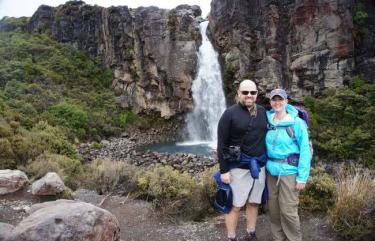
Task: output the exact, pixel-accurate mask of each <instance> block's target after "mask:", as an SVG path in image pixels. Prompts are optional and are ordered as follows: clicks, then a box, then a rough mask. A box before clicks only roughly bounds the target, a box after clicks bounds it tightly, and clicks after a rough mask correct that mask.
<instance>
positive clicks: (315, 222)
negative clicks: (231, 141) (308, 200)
mask: <svg viewBox="0 0 375 241" xmlns="http://www.w3.org/2000/svg"><path fill="white" fill-rule="evenodd" d="M75 198H76V199H79V200H82V201H85V202H89V203H93V204H95V205H99V204H101V207H102V208H105V209H107V210H108V211H110V212H111V213H113V214H114V215H116V217H117V218H118V220H119V223H120V226H121V239H122V240H123V241H145V240H153V241H165V240H174V241H201V240H202V241H203V240H207V241H213V240H216V241H217V240H226V239H225V224H224V216H223V215H218V216H216V217H213V218H210V219H209V220H208V221H205V222H182V221H178V220H176V219H174V218H172V217H168V216H166V215H163V214H161V213H159V212H156V211H155V210H153V208H152V206H151V204H150V203H148V202H145V201H141V200H133V199H130V198H127V197H124V196H107V197H105V196H100V195H97V194H96V193H95V192H93V191H89V190H78V191H77V192H76V193H75ZM48 200H51V198H48V197H45V198H43V199H41V198H39V197H35V196H33V195H31V194H30V192H28V191H27V190H23V191H19V192H17V193H15V194H11V195H5V196H0V222H5V223H10V224H12V225H16V224H17V223H18V222H20V220H21V219H22V218H23V217H25V216H27V214H26V212H25V210H27V209H28V208H29V207H30V206H31V205H32V204H33V203H38V202H42V201H48ZM301 219H302V229H303V235H304V241H342V239H339V238H338V237H337V236H336V235H335V234H334V233H333V232H332V231H330V230H329V228H328V225H327V222H326V220H325V219H324V218H322V217H319V216H311V215H305V214H302V215H301ZM245 227H246V225H245V216H244V213H242V214H241V218H240V222H239V227H238V235H239V237H240V240H245V239H244V238H245V236H244V235H245ZM257 235H258V239H259V240H260V241H270V240H271V234H270V229H269V222H268V217H267V215H264V214H263V215H260V216H259V218H258V223H257Z"/></svg>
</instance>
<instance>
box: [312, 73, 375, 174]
mask: <svg viewBox="0 0 375 241" xmlns="http://www.w3.org/2000/svg"><path fill="white" fill-rule="evenodd" d="M349 86H350V87H341V88H338V89H328V90H326V91H325V92H324V94H323V96H322V97H320V98H319V99H314V98H311V97H308V98H305V106H306V107H307V108H308V109H309V113H310V119H311V138H312V140H313V144H314V150H315V154H316V155H317V156H319V157H321V158H324V159H326V160H335V161H345V160H348V159H351V160H358V161H360V162H362V163H363V164H365V165H366V166H367V167H375V159H374V158H372V157H373V156H375V149H374V148H373V146H374V145H375V138H374V136H375V122H374V121H369V120H372V119H374V118H375V108H374V106H375V85H374V84H366V81H365V80H363V79H362V78H361V77H360V76H357V77H355V78H354V79H353V81H352V82H351V83H350V85H349ZM333 123H334V124H333Z"/></svg>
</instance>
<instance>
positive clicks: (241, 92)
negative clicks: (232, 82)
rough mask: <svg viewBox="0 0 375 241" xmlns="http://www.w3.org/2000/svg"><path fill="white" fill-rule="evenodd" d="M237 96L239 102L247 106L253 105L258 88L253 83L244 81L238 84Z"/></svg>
mask: <svg viewBox="0 0 375 241" xmlns="http://www.w3.org/2000/svg"><path fill="white" fill-rule="evenodd" d="M237 94H238V98H239V100H240V103H241V104H242V105H244V106H246V107H248V108H250V107H253V106H254V104H255V101H256V99H257V96H258V90H257V87H256V86H255V84H252V83H246V84H243V85H240V88H239V89H238V92H237Z"/></svg>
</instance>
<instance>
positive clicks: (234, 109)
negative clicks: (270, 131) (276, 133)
mask: <svg viewBox="0 0 375 241" xmlns="http://www.w3.org/2000/svg"><path fill="white" fill-rule="evenodd" d="M251 119H253V121H252V125H251V128H250V130H249V132H248V134H247V135H246V137H244V135H245V134H246V130H247V128H248V125H249V123H250V120H251ZM266 132H267V118H266V110H265V109H264V108H263V107H262V106H260V105H257V115H256V117H252V116H251V115H250V113H249V111H248V109H247V107H246V106H243V105H241V104H234V105H232V106H231V107H229V108H228V109H226V110H225V112H224V113H223V115H222V116H221V118H220V121H219V124H218V143H217V154H218V159H219V164H220V172H221V173H226V172H228V171H229V169H230V167H229V163H228V162H227V161H226V160H224V159H223V148H227V147H229V146H239V145H241V142H242V145H241V151H242V152H243V153H245V154H247V155H249V156H261V155H263V154H265V153H266V146H265V137H266ZM243 137H244V139H243V141H242V138H243ZM241 168H245V169H248V166H247V165H244V166H243V167H241Z"/></svg>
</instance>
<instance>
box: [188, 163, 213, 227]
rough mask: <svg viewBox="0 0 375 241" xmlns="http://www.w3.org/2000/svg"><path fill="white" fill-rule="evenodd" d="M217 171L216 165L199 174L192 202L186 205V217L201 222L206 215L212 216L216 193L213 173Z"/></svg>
mask: <svg viewBox="0 0 375 241" xmlns="http://www.w3.org/2000/svg"><path fill="white" fill-rule="evenodd" d="M217 170H219V167H218V166H217V165H216V166H214V167H211V168H209V169H206V170H205V171H204V172H202V173H201V175H200V178H199V180H200V181H199V183H198V185H197V188H196V189H195V190H194V195H193V197H192V200H191V201H190V202H189V203H188V205H186V211H185V212H186V216H187V218H189V219H192V220H194V221H201V220H202V219H204V218H206V217H207V215H209V214H213V213H214V212H215V210H214V209H213V202H214V198H215V194H216V191H217V187H216V183H215V180H214V178H213V173H214V172H216V171H217Z"/></svg>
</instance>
